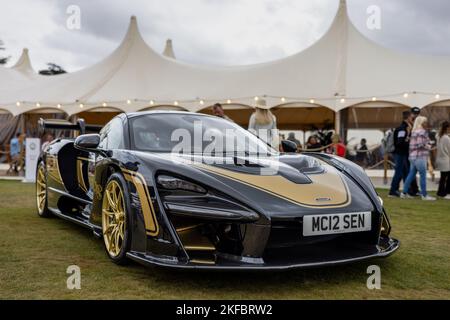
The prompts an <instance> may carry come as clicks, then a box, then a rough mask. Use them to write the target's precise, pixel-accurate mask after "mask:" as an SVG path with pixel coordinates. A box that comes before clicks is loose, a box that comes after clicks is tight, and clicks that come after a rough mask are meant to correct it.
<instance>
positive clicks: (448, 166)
mask: <svg viewBox="0 0 450 320" xmlns="http://www.w3.org/2000/svg"><path fill="white" fill-rule="evenodd" d="M449 133H450V124H449V122H448V121H444V122H443V123H442V124H441V128H440V130H439V135H438V142H437V155H436V169H437V170H439V171H440V172H441V179H440V180H439V189H438V192H437V195H438V197H440V198H443V199H446V200H450V136H449Z"/></svg>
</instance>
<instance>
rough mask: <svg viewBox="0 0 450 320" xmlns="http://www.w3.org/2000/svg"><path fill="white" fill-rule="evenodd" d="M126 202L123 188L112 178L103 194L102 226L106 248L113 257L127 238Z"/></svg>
mask: <svg viewBox="0 0 450 320" xmlns="http://www.w3.org/2000/svg"><path fill="white" fill-rule="evenodd" d="M125 227H126V219H125V204H124V196H123V192H122V188H121V187H120V185H119V183H118V182H117V181H115V180H111V181H110V182H109V183H108V185H107V187H106V189H105V194H104V196H103V205H102V228H103V240H104V241H105V246H106V250H107V251H108V253H109V255H110V256H111V257H117V256H118V255H119V254H120V250H121V249H122V246H123V244H124V238H125Z"/></svg>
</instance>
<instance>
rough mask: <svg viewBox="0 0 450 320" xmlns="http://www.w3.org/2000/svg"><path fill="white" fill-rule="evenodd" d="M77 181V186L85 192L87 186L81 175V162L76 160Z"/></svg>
mask: <svg viewBox="0 0 450 320" xmlns="http://www.w3.org/2000/svg"><path fill="white" fill-rule="evenodd" d="M77 180H78V186H79V187H80V188H81V189H82V190H83V191H84V192H87V191H88V189H87V186H86V182H85V181H84V175H83V160H80V158H78V160H77Z"/></svg>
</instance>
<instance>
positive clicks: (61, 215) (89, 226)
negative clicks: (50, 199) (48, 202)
mask: <svg viewBox="0 0 450 320" xmlns="http://www.w3.org/2000/svg"><path fill="white" fill-rule="evenodd" d="M49 210H50V211H51V212H52V213H53V214H54V215H55V216H57V217H59V218H61V219H64V220H67V221H70V222H73V223H75V224H77V225H79V226H82V227H84V228H87V229H91V230H92V233H93V234H94V236H95V237H97V238H101V237H102V230H101V228H99V227H98V226H96V225H93V224H92V223H90V222H89V221H87V220H83V219H82V218H78V217H71V216H68V215H66V214H64V213H62V212H61V211H59V210H58V209H50V208H49Z"/></svg>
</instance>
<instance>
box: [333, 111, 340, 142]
mask: <svg viewBox="0 0 450 320" xmlns="http://www.w3.org/2000/svg"><path fill="white" fill-rule="evenodd" d="M334 132H335V133H337V134H339V135H340V136H341V112H340V111H336V112H335V113H334ZM341 138H342V136H341Z"/></svg>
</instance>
